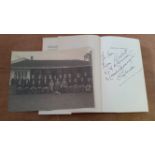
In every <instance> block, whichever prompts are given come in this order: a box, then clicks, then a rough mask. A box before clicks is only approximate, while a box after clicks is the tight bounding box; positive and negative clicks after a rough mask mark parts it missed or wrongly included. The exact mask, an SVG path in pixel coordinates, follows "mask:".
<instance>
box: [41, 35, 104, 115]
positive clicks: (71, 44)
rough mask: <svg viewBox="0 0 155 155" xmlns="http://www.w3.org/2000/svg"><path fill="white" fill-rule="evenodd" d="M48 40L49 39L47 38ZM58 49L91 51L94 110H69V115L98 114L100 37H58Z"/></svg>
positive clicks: (52, 112)
mask: <svg viewBox="0 0 155 155" xmlns="http://www.w3.org/2000/svg"><path fill="white" fill-rule="evenodd" d="M49 39H50V38H49ZM58 40H59V41H58V42H59V43H58V49H59V50H65V49H78V48H83V47H89V48H91V49H92V65H93V83H94V96H95V109H94V108H83V109H79V110H78V109H76V110H75V109H71V110H70V111H68V112H69V113H74V112H75V113H76V112H78V113H79V112H99V111H100V110H101V109H102V108H101V94H100V92H101V91H100V90H101V85H100V78H101V75H100V66H101V64H100V52H99V51H100V37H99V36H96V35H77V36H67V37H58ZM56 112H58V113H61V112H62V113H64V114H66V110H61V111H53V110H52V111H51V112H50V111H48V112H46V111H40V112H39V114H56Z"/></svg>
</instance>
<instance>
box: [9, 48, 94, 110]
mask: <svg viewBox="0 0 155 155" xmlns="http://www.w3.org/2000/svg"><path fill="white" fill-rule="evenodd" d="M9 87H10V90H9V111H11V112H22V111H38V110H60V109H76V108H93V107H95V105H94V93H93V76H92V50H90V49H88V48H83V49H75V50H74V49H73V50H68V51H67V50H65V51H55V52H53V51H52V52H12V56H11V71H10V80H9Z"/></svg>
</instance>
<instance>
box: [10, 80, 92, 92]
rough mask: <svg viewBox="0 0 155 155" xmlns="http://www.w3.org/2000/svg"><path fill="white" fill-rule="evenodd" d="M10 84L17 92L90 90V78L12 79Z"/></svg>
mask: <svg viewBox="0 0 155 155" xmlns="http://www.w3.org/2000/svg"><path fill="white" fill-rule="evenodd" d="M11 85H12V87H13V88H14V90H15V92H16V93H17V94H28V93H32V94H36V93H55V94H61V93H80V92H92V89H93V88H92V79H91V78H90V77H87V78H83V77H81V78H74V79H71V78H69V79H65V78H64V79H62V80H60V79H59V78H57V79H56V80H53V79H46V78H44V79H30V80H29V79H12V81H11Z"/></svg>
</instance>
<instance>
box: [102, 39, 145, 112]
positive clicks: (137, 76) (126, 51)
mask: <svg viewBox="0 0 155 155" xmlns="http://www.w3.org/2000/svg"><path fill="white" fill-rule="evenodd" d="M101 62H102V70H101V72H102V104H103V106H102V108H103V109H102V111H103V112H147V111H148V105H147V96H146V87H145V79H144V71H143V63H142V56H141V49H140V43H139V40H137V39H129V38H121V37H102V39H101Z"/></svg>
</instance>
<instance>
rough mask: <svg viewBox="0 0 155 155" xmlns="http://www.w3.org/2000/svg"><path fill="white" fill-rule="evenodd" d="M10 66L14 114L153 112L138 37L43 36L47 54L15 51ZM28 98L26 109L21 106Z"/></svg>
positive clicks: (44, 49)
mask: <svg viewBox="0 0 155 155" xmlns="http://www.w3.org/2000/svg"><path fill="white" fill-rule="evenodd" d="M11 66H12V67H11V74H10V99H9V110H10V111H35V110H38V111H39V114H71V113H102V112H105V113H124V112H148V103H147V94H146V86H145V78H144V70H143V63H142V55H141V48H140V42H139V40H137V39H130V38H122V37H108V36H107V37H99V36H96V35H79V36H66V37H58V38H44V39H43V52H17V51H14V52H13V53H12V63H11ZM20 72H21V73H20ZM23 98H25V100H26V102H25V103H24V106H23V105H22V103H20V101H22V99H23ZM22 102H23V101H22ZM39 102H40V103H39ZM27 103H29V104H27ZM37 103H38V104H37ZM17 107H18V108H17Z"/></svg>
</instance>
